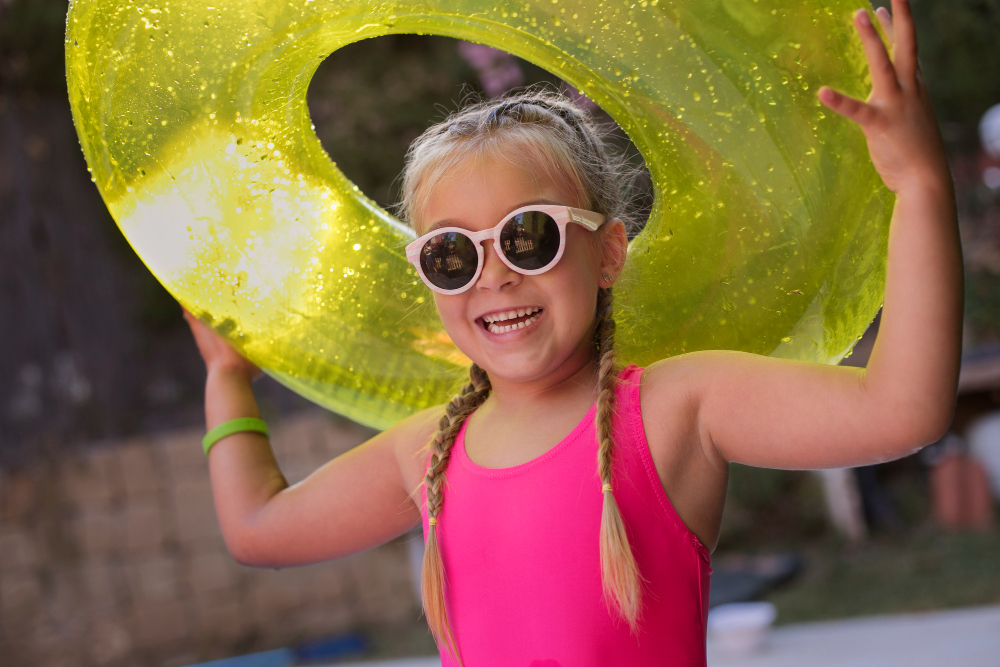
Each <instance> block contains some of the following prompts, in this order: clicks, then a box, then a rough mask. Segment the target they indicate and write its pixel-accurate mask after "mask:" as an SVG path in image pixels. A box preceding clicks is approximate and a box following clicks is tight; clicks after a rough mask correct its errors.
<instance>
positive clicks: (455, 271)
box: [406, 205, 605, 294]
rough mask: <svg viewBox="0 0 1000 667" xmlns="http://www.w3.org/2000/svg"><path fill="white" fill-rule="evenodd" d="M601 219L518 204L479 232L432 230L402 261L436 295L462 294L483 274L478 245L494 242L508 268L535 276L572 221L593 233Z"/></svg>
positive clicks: (557, 251) (555, 257)
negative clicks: (500, 218)
mask: <svg viewBox="0 0 1000 667" xmlns="http://www.w3.org/2000/svg"><path fill="white" fill-rule="evenodd" d="M604 221H605V217H604V216H603V215H601V214H600V213H595V212H593V211H585V210H583V209H580V208H572V207H571V206H539V205H533V206H522V207H521V208H519V209H516V210H515V211H513V212H511V213H510V215H508V216H507V217H506V218H504V219H503V220H501V221H500V222H499V223H498V224H497V225H496V226H495V227H491V228H490V229H484V230H482V231H480V232H470V231H469V230H468V229H462V228H461V227H442V228H440V229H434V230H432V231H430V232H428V233H427V234H424V235H423V236H421V237H420V238H418V239H417V240H416V241H413V242H412V243H410V244H409V245H407V246H406V259H407V260H408V261H409V262H410V263H412V264H413V265H414V266H415V267H416V268H417V273H419V274H420V278H421V280H423V281H424V283H426V284H427V286H428V287H430V288H431V289H432V290H434V291H435V292H438V293H439V294H461V293H462V292H464V291H465V290H467V289H469V288H470V287H472V285H473V284H474V283H475V282H476V280H477V279H478V278H479V274H480V273H482V271H483V246H482V243H483V241H485V240H487V239H493V247H494V248H495V249H496V251H497V255H498V256H499V257H500V259H501V260H503V263H504V264H506V265H507V266H509V267H510V268H511V270H513V271H517V272H518V273H522V274H524V275H526V276H534V275H537V274H539V273H545V272H546V271H548V270H549V269H551V268H552V267H553V266H555V265H556V263H557V262H558V261H559V259H560V258H561V257H562V255H563V251H564V250H565V248H566V225H567V224H569V223H571V222H575V223H577V224H579V225H582V226H583V227H585V228H586V229H588V230H590V231H592V232H593V231H596V230H597V228H598V227H600V226H601V225H602V224H604Z"/></svg>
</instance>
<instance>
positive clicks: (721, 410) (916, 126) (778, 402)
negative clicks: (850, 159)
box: [650, 0, 963, 469]
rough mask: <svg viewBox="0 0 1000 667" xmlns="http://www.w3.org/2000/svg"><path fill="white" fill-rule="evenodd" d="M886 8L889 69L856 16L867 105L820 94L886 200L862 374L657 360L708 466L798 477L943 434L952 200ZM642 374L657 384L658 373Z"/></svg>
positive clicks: (871, 32) (899, 11)
mask: <svg viewBox="0 0 1000 667" xmlns="http://www.w3.org/2000/svg"><path fill="white" fill-rule="evenodd" d="M892 9H893V15H894V17H895V21H894V20H893V18H892V17H891V16H890V15H889V13H888V12H887V11H886V10H885V9H880V10H879V11H878V12H877V16H878V18H879V20H880V22H881V23H882V26H883V28H884V30H885V32H886V35H887V36H888V39H889V42H890V44H891V45H892V48H893V58H892V59H891V60H890V57H889V54H888V52H887V51H886V47H885V45H884V44H883V42H882V38H881V37H880V36H879V34H878V32H877V31H876V30H875V28H874V26H873V25H872V23H871V21H870V19H869V16H868V13H867V12H866V11H864V10H861V11H859V12H857V14H856V15H855V17H854V21H855V25H856V27H857V30H858V32H859V34H860V36H861V39H862V42H863V44H864V48H865V53H866V56H867V59H868V64H869V68H870V70H871V77H872V92H871V95H869V97H868V99H867V100H866V101H865V102H862V101H860V100H855V99H853V98H850V97H847V96H845V95H843V94H840V93H838V92H835V91H833V90H831V89H829V88H826V87H823V88H821V89H820V91H819V93H818V95H819V99H820V101H821V102H822V103H823V104H825V105H826V106H828V107H829V108H831V109H832V110H834V111H836V112H837V113H839V114H841V115H843V116H845V117H847V118H849V119H851V120H854V121H855V122H857V123H858V124H859V125H860V126H861V129H862V131H863V132H864V134H865V137H866V139H867V142H868V150H869V153H870V154H871V158H872V161H873V163H874V165H875V167H876V169H877V170H878V172H879V174H880V175H881V177H882V180H883V181H884V182H885V184H886V185H887V186H888V187H889V189H891V190H892V191H893V192H895V193H896V204H895V208H894V210H893V215H892V221H891V223H890V227H889V247H888V259H887V267H886V274H887V275H886V287H885V300H884V305H883V308H882V320H881V324H880V327H879V333H878V337H877V340H876V343H875V347H874V349H873V351H872V354H871V358H870V360H869V363H868V367H867V368H852V367H845V366H827V365H824V364H817V363H810V362H800V361H791V360H781V359H773V358H769V357H763V356H759V355H752V354H746V353H741V352H725V351H709V352H697V353H693V354H688V355H683V356H682V357H677V358H675V359H673V360H669V362H672V363H669V362H661V363H663V366H662V371H661V372H662V373H664V374H669V375H671V376H673V380H681V381H683V382H684V383H685V385H686V386H687V387H689V388H690V391H691V394H690V396H691V398H692V403H693V405H694V406H695V407H694V409H695V410H697V421H696V423H697V428H698V430H699V435H700V440H701V442H702V445H703V448H704V450H705V453H706V455H707V456H708V458H709V459H710V460H714V461H716V462H717V463H719V464H724V463H725V462H728V461H735V462H739V463H745V464H748V465H754V466H766V467H773V468H799V469H804V468H826V467H839V466H853V465H861V464H867V463H874V462H879V461H886V460H890V459H894V458H898V457H901V456H904V455H907V454H909V453H911V452H913V451H915V450H917V449H919V448H920V447H922V446H924V445H927V444H929V443H931V442H934V441H935V440H937V439H938V438H940V437H941V436H942V435H943V434H944V432H945V430H946V429H947V428H948V426H949V424H950V422H951V418H952V414H953V410H954V404H955V394H956V388H957V384H958V370H959V364H960V358H961V334H962V308H963V278H962V255H961V248H960V243H959V235H958V225H957V217H956V212H955V197H954V192H953V188H952V182H951V176H950V173H949V170H948V164H947V161H946V158H945V154H944V148H943V145H942V142H941V137H940V133H939V131H938V129H937V123H936V121H935V118H934V112H933V109H932V107H931V103H930V99H929V97H928V93H927V88H926V86H925V85H924V82H923V78H922V76H921V74H920V70H919V67H918V63H917V48H916V35H915V31H914V26H913V18H912V15H911V13H910V7H909V4H908V3H907V2H906V0H892ZM668 367H672V370H668ZM650 370H651V371H653V373H652V374H651V375H652V377H651V378H650V379H651V380H654V384H655V375H656V374H657V373H656V371H657V368H656V365H654V366H653V367H652V368H651V369H650ZM678 373H679V375H678ZM671 384H673V386H677V385H676V384H674V383H673V382H671ZM685 385H682V386H685Z"/></svg>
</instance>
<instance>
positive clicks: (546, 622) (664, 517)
mask: <svg viewBox="0 0 1000 667" xmlns="http://www.w3.org/2000/svg"><path fill="white" fill-rule="evenodd" d="M641 375H642V369H641V368H638V367H636V366H634V365H632V366H629V367H628V368H626V369H625V370H624V371H623V372H622V376H621V378H622V381H621V383H620V384H619V387H618V393H617V396H618V416H617V418H616V420H615V423H614V437H615V443H616V452H615V455H614V464H613V470H614V472H613V476H612V480H611V482H612V486H613V488H614V494H615V500H617V502H618V505H619V508H620V510H621V513H622V517H623V519H624V521H625V526H626V530H627V531H628V534H629V540H630V541H631V545H632V549H633V553H635V556H636V560H637V563H638V565H639V572H640V574H642V576H643V577H645V578H646V580H647V583H646V585H645V588H644V591H643V616H642V620H641V622H640V624H639V635H638V637H636V636H634V635H631V634H630V633H629V628H628V625H627V624H626V623H625V622H624V620H621V619H620V618H619V617H617V614H616V615H614V616H613V615H612V614H610V613H609V612H608V610H607V607H606V606H605V603H604V600H603V598H602V593H601V578H600V555H599V548H600V547H599V543H598V532H599V529H600V521H601V502H602V495H601V481H600V479H598V476H597V438H596V434H595V427H594V410H595V408H594V407H593V406H592V407H591V409H590V411H589V412H588V413H587V416H586V417H584V419H583V421H581V422H580V423H579V424H578V425H577V426H576V428H575V429H573V432H572V433H570V434H569V435H568V436H566V438H565V439H563V440H562V441H561V442H560V443H559V444H557V445H556V446H555V447H553V448H552V449H550V450H549V451H547V452H545V453H544V454H542V455H541V456H539V457H538V458H536V459H533V460H531V461H528V462H527V463H523V464H521V465H517V466H514V467H512V468H483V467H481V466H479V465H477V464H476V463H474V462H473V461H472V460H471V459H469V457H468V455H467V454H466V453H465V427H464V426H463V427H462V430H461V432H460V433H459V435H458V438H457V439H456V441H455V444H454V448H453V450H452V455H451V461H450V462H449V464H448V468H447V472H446V473H445V474H446V477H447V482H446V485H445V491H444V502H443V504H442V507H441V513H440V515H439V522H438V526H437V529H438V531H439V532H438V538H439V540H440V545H441V552H442V558H443V560H444V566H445V577H446V580H447V582H448V586H447V588H446V603H447V608H448V615H449V618H450V619H451V624H452V629H453V631H454V633H455V635H454V636H455V640H456V642H457V644H458V648H459V650H460V651H461V655H462V659H463V661H464V663H465V665H466V667H599V666H605V665H608V666H611V665H615V666H617V665H627V666H629V667H643V666H647V665H648V666H650V667H652V666H653V665H656V666H657V667H662V666H664V665H669V666H670V667H704V665H705V623H706V616H707V613H708V588H709V575H710V574H711V572H712V569H711V567H710V557H709V553H708V550H707V549H706V548H705V547H704V546H703V545H702V544H701V542H700V541H699V540H698V538H697V537H695V535H694V534H693V533H692V532H691V531H690V530H689V529H688V528H687V527H686V526H685V525H684V523H683V522H682V521H681V519H680V518H679V517H678V516H677V514H676V512H674V509H673V506H672V505H671V504H670V501H669V500H668V499H667V494H666V493H665V492H664V490H663V485H662V484H661V482H660V479H659V477H658V475H657V473H656V469H655V468H654V466H653V460H652V458H651V456H650V453H649V445H648V444H647V443H646V435H645V432H644V430H643V426H642V415H641V412H640V409H639V378H640V376H641ZM428 463H429V462H428ZM426 502H427V497H426V493H424V495H423V506H422V508H421V510H422V513H423V523H424V534H425V535H426V534H427V511H426ZM441 650H442V660H443V667H452V666H453V665H457V664H458V663H457V662H454V661H453V660H452V659H451V657H450V656H449V655H448V653H447V651H446V650H445V649H444V647H441Z"/></svg>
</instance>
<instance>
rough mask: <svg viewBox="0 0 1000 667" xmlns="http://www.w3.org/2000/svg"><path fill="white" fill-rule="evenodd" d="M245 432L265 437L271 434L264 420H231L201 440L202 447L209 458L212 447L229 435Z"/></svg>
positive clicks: (249, 418)
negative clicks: (260, 434)
mask: <svg viewBox="0 0 1000 667" xmlns="http://www.w3.org/2000/svg"><path fill="white" fill-rule="evenodd" d="M243 431H256V432H257V433H263V434H264V435H265V436H269V435H270V433H269V432H268V430H267V424H265V423H264V420H263V419H257V418H256V417H239V418H238V419H230V420H229V421H227V422H222V423H221V424H219V425H218V426H216V427H215V428H213V429H212V430H211V431H209V432H208V433H206V434H205V437H204V438H202V440H201V447H202V449H204V450H205V456H208V450H209V449H211V447H212V445H214V444H215V443H217V442H218V441H219V440H222V439H223V438H225V437H226V436H227V435H232V434H233V433H241V432H243Z"/></svg>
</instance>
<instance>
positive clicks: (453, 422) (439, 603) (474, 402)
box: [420, 364, 491, 665]
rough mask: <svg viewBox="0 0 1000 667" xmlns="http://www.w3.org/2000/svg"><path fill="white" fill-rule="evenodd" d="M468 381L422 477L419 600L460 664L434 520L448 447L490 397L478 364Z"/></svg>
mask: <svg viewBox="0 0 1000 667" xmlns="http://www.w3.org/2000/svg"><path fill="white" fill-rule="evenodd" d="M469 376H470V378H471V381H470V382H469V384H467V385H465V387H463V388H462V392H461V393H460V394H459V395H458V396H456V397H455V398H453V399H452V400H451V403H449V404H448V406H447V407H446V408H445V414H444V416H442V417H441V421H440V422H438V432H437V433H436V434H435V435H434V437H433V438H432V439H431V441H430V448H431V461H430V466H429V467H428V469H427V476H426V477H425V478H424V486H425V487H426V489H427V516H428V521H427V523H428V524H429V529H428V532H427V544H426V548H425V550H424V563H423V568H422V570H421V573H420V597H421V601H422V602H423V605H424V615H425V616H426V617H427V624H428V625H429V626H430V629H431V633H432V634H433V635H434V639H435V641H436V642H437V643H438V646H444V647H446V648H447V650H448V651H449V652H450V653H451V654H452V655H453V656H454V657H455V659H456V660H458V664H459V665H462V664H463V663H462V658H461V656H459V653H458V648H457V647H456V646H455V639H454V637H453V636H452V632H451V625H450V623H449V622H448V611H447V608H446V607H445V600H444V588H445V578H444V562H443V561H442V560H441V550H440V549H439V548H438V538H437V517H438V513H439V512H440V511H441V503H442V501H443V496H442V493H443V491H444V489H443V487H444V482H445V475H444V471H445V468H447V467H448V461H449V460H450V459H451V447H452V445H454V444H455V438H456V437H458V432H459V430H461V428H462V424H463V423H465V420H466V418H467V417H468V416H469V415H470V414H472V412H473V411H474V410H475V409H476V408H478V407H479V406H480V405H482V403H483V401H485V400H486V397H487V396H489V395H490V389H491V387H490V378H489V376H488V375H487V374H486V371H484V370H483V369H482V368H480V367H479V366H478V365H477V364H472V367H471V368H470V369H469Z"/></svg>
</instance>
